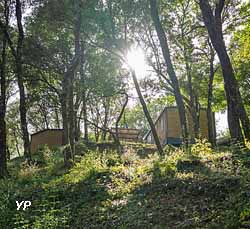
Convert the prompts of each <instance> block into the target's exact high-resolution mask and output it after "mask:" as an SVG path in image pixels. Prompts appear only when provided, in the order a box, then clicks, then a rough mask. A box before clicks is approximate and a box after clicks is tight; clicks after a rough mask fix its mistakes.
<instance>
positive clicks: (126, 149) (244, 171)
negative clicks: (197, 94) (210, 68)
mask: <svg viewBox="0 0 250 229" xmlns="http://www.w3.org/2000/svg"><path fill="white" fill-rule="evenodd" d="M198 144H199V147H201V149H202V151H201V152H203V153H201V152H199V153H198V149H197V148H198ZM142 147H148V148H149V149H150V150H151V148H152V146H150V145H143V144H135V143H134V144H127V145H124V146H123V152H122V153H121V154H119V153H117V152H116V151H111V150H103V151H102V152H100V151H92V150H87V151H86V152H85V153H84V154H83V156H82V157H81V158H80V160H79V162H78V163H76V164H75V165H74V166H73V168H72V169H70V170H69V171H67V170H65V168H64V167H63V155H62V154H61V152H60V151H55V152H54V153H51V154H49V155H50V156H49V157H48V160H46V161H47V162H46V163H44V164H42V165H40V166H37V165H36V164H32V165H27V164H25V163H24V164H23V165H22V166H21V168H18V167H17V166H16V165H15V164H14V163H17V162H16V161H13V162H11V163H13V164H12V165H11V166H10V168H11V173H12V174H13V175H12V178H11V179H6V180H1V181H0V202H1V203H2V205H1V206H0V211H1V212H0V214H1V216H2V217H1V218H0V227H1V228H4V225H9V226H10V227H11V228H68V227H73V228H79V227H90V226H91V227H101V228H103V227H125V228H127V227H137V228H138V227H142V226H144V227H147V226H149V225H150V227H153V226H159V227H172V225H181V226H186V227H192V228H199V227H203V228H204V227H214V228H218V227H220V228H223V227H224V228H225V227H228V228H232V227H238V226H239V225H242V226H244V225H247V223H248V220H249V208H248V201H247V199H248V196H249V192H248V187H249V184H250V174H249V169H248V167H247V166H249V163H246V161H247V160H248V156H247V154H245V156H244V157H243V156H240V155H239V156H238V157H237V158H235V157H233V155H232V153H230V151H229V150H228V149H227V150H226V152H213V153H212V152H210V153H208V148H209V147H208V146H207V145H206V142H205V141H201V142H198V143H197V145H196V146H195V148H196V151H194V152H193V153H192V154H188V153H186V152H184V151H183V150H182V149H181V148H173V147H166V149H165V151H166V154H165V155H164V156H162V157H160V156H159V155H157V154H156V153H152V152H151V153H145V155H142V154H141V153H140V154H138V152H139V151H141V149H142ZM202 147H203V148H202ZM167 148H168V149H167ZM44 150H45V152H46V151H47V150H48V149H46V147H45V149H44ZM145 152H146V151H145ZM45 155H47V153H45ZM18 163H20V162H18ZM239 190H240V192H239ZM16 200H19V201H21V200H31V201H32V206H31V207H30V208H29V209H27V210H26V211H16V205H15V201H16ZM189 219H192V220H190V221H188V220H189Z"/></svg>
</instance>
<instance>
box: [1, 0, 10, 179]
mask: <svg viewBox="0 0 250 229" xmlns="http://www.w3.org/2000/svg"><path fill="white" fill-rule="evenodd" d="M0 7H3V9H4V13H3V16H4V19H5V25H4V26H5V27H8V23H9V12H8V11H9V10H8V1H7V0H5V1H4V6H0ZM1 41H2V45H1V62H0V85H1V94H0V178H3V177H5V176H6V175H7V174H8V171H7V139H6V136H7V133H6V121H5V115H6V58H7V50H6V49H7V39H6V37H5V35H2V36H1Z"/></svg>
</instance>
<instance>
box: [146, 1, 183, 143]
mask: <svg viewBox="0 0 250 229" xmlns="http://www.w3.org/2000/svg"><path fill="white" fill-rule="evenodd" d="M150 8H151V17H152V19H153V22H154V25H155V29H156V32H157V35H158V38H159V41H160V45H161V50H162V53H163V57H164V60H165V62H166V65H167V72H168V75H169V77H170V80H171V83H172V85H173V89H174V96H175V100H176V104H177V107H178V111H179V117H180V124H181V130H182V137H183V140H184V144H185V146H186V147H187V146H188V129H187V120H186V111H185V107H184V102H183V98H182V95H181V92H180V87H179V82H178V79H177V77H176V74H175V70H174V67H173V64H172V60H171V57H170V51H169V47H168V41H167V37H166V34H165V32H164V30H163V28H162V25H161V22H160V18H159V13H158V9H157V4H156V0H150Z"/></svg>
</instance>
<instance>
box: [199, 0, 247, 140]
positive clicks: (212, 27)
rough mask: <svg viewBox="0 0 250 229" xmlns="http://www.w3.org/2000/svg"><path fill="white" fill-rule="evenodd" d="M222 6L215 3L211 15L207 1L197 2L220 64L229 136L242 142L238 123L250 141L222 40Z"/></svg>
mask: <svg viewBox="0 0 250 229" xmlns="http://www.w3.org/2000/svg"><path fill="white" fill-rule="evenodd" d="M224 4H225V0H219V1H217V3H216V8H215V13H214V14H213V11H212V8H211V6H210V4H209V2H208V1H207V0H200V1H199V5H200V9H201V11H202V16H203V20H204V23H205V26H206V28H207V30H208V33H209V37H210V39H211V42H212V44H213V47H214V49H215V50H216V52H217V54H218V57H219V60H220V63H221V68H222V73H223V78H224V85H225V92H226V98H227V106H228V125H229V131H230V135H231V137H232V138H233V139H235V140H237V141H241V142H243V140H244V139H243V134H242V131H241V127H240V121H241V124H242V127H243V130H244V134H245V137H246V139H250V123H249V119H248V117H247V114H246V110H245V108H244V105H243V102H242V98H241V95H240V91H239V87H238V83H237V81H236V79H235V76H234V72H233V68H232V64H231V61H230V58H229V56H228V54H227V50H226V45H225V42H224V40H223V33H222V19H221V14H222V11H223V8H224Z"/></svg>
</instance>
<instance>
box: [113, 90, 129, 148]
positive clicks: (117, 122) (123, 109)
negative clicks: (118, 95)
mask: <svg viewBox="0 0 250 229" xmlns="http://www.w3.org/2000/svg"><path fill="white" fill-rule="evenodd" d="M124 95H125V102H124V104H123V106H122V110H121V112H120V114H119V116H118V118H117V120H116V123H115V143H116V145H120V140H119V134H118V127H119V122H120V121H121V119H122V116H123V114H124V111H125V109H126V106H127V104H128V94H127V93H126V92H125V93H124Z"/></svg>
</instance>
